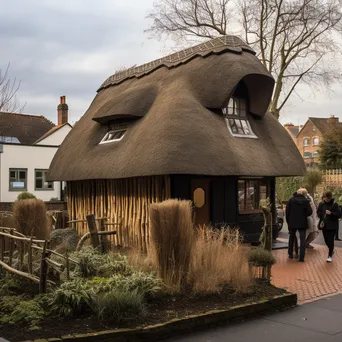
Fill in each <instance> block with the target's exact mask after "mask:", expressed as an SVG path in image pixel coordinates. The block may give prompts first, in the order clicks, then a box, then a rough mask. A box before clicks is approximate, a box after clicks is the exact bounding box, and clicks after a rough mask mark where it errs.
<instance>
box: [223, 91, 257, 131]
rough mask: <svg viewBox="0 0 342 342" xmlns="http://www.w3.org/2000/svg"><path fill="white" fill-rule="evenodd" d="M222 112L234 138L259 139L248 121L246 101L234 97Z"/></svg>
mask: <svg viewBox="0 0 342 342" xmlns="http://www.w3.org/2000/svg"><path fill="white" fill-rule="evenodd" d="M222 111H223V115H224V117H225V120H226V123H227V127H228V129H229V131H230V133H231V134H232V135H233V136H234V137H241V138H257V136H256V135H255V134H254V133H253V131H252V128H251V125H250V124H249V121H248V117H247V101H246V99H243V98H235V97H232V98H230V100H229V102H228V106H227V107H225V108H223V110H222Z"/></svg>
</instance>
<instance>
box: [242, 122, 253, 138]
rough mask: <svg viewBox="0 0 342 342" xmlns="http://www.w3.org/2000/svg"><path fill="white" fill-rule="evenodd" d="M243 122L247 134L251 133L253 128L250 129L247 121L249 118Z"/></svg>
mask: <svg viewBox="0 0 342 342" xmlns="http://www.w3.org/2000/svg"><path fill="white" fill-rule="evenodd" d="M241 124H242V127H243V130H244V132H245V134H246V135H251V134H252V133H251V130H250V129H249V125H248V123H247V120H241Z"/></svg>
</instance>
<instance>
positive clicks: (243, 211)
mask: <svg viewBox="0 0 342 342" xmlns="http://www.w3.org/2000/svg"><path fill="white" fill-rule="evenodd" d="M242 182H243V183H244V190H243V191H244V199H243V202H244V203H243V209H241V208H240V194H239V191H240V187H239V184H241V183H242ZM250 182H257V183H258V185H257V188H256V194H254V195H255V196H256V203H257V205H258V208H256V209H255V208H254V209H252V208H247V196H246V195H247V189H248V188H251V186H249V184H250ZM263 186H264V187H266V199H267V198H268V197H270V193H269V192H270V185H269V182H268V181H267V179H264V178H261V179H260V178H240V179H239V180H238V187H237V189H238V203H237V207H238V213H239V214H240V215H248V214H255V213H262V209H261V208H259V204H260V200H261V199H262V198H261V187H263Z"/></svg>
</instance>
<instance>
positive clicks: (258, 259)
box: [248, 248, 276, 267]
mask: <svg viewBox="0 0 342 342" xmlns="http://www.w3.org/2000/svg"><path fill="white" fill-rule="evenodd" d="M248 262H249V264H250V265H253V266H258V267H259V266H268V265H273V264H275V262H276V261H275V259H274V256H273V255H272V253H271V252H270V251H267V250H266V249H263V248H255V249H252V250H251V251H250V253H249V256H248Z"/></svg>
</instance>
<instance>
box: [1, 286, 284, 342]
mask: <svg viewBox="0 0 342 342" xmlns="http://www.w3.org/2000/svg"><path fill="white" fill-rule="evenodd" d="M285 293H286V291H285V290H283V289H278V288H275V287H274V286H272V285H270V284H267V283H264V282H258V283H257V284H255V285H254V286H253V287H252V288H251V289H250V291H249V292H248V293H246V294H238V293H233V292H232V291H230V290H228V289H227V290H225V291H224V292H222V293H221V294H217V295H208V296H182V295H177V296H165V297H163V298H155V299H151V300H149V301H148V302H147V304H146V314H145V316H144V318H142V319H140V320H139V321H126V322H124V323H123V324H121V325H117V324H114V325H104V324H103V323H101V322H100V321H99V320H98V319H97V317H96V316H93V315H84V316H83V317H77V318H76V317H75V318H73V317H68V318H61V317H46V318H45V319H44V320H42V321H41V322H40V323H39V330H34V331H28V330H27V325H20V324H19V325H18V324H17V325H15V327H14V326H13V325H9V324H3V325H1V326H0V336H1V337H4V338H6V339H8V340H9V341H11V342H16V341H26V340H35V339H43V338H44V339H47V338H53V337H54V338H58V337H61V336H65V335H75V334H86V333H90V332H99V331H103V330H106V329H109V330H112V329H118V328H136V327H143V326H151V325H156V324H160V323H164V322H167V321H170V320H172V319H181V318H185V317H187V316H191V315H198V314H203V313H205V312H209V311H214V310H226V309H229V308H230V307H235V306H239V305H245V304H248V303H255V302H258V301H265V300H267V299H272V298H274V297H277V296H280V295H283V294H285Z"/></svg>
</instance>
